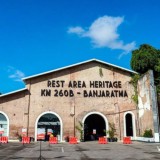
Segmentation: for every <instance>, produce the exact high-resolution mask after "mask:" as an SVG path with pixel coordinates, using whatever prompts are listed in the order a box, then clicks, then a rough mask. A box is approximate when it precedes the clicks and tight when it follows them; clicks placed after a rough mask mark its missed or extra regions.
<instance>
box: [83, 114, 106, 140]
mask: <svg viewBox="0 0 160 160" xmlns="http://www.w3.org/2000/svg"><path fill="white" fill-rule="evenodd" d="M105 131H106V122H105V120H104V118H103V117H102V116H101V115H99V114H91V115H89V116H87V118H86V119H85V120H84V141H94V140H98V138H99V137H102V136H106V132H105Z"/></svg>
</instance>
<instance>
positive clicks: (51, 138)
mask: <svg viewBox="0 0 160 160" xmlns="http://www.w3.org/2000/svg"><path fill="white" fill-rule="evenodd" d="M49 144H58V138H57V137H50V138H49Z"/></svg>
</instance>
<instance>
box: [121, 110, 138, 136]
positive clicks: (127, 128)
mask: <svg viewBox="0 0 160 160" xmlns="http://www.w3.org/2000/svg"><path fill="white" fill-rule="evenodd" d="M124 136H130V137H135V136H136V129H135V116H134V114H133V113H132V112H126V113H125V114H124Z"/></svg>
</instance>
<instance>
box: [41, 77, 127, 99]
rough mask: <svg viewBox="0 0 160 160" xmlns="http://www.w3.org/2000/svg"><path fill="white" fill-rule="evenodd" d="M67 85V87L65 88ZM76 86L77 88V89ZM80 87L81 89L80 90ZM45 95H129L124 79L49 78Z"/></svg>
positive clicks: (43, 93)
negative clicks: (76, 79) (72, 79)
mask: <svg viewBox="0 0 160 160" xmlns="http://www.w3.org/2000/svg"><path fill="white" fill-rule="evenodd" d="M64 86H65V88H64ZM74 88H77V89H76V90H77V91H75V90H74ZM78 89H79V90H78ZM40 94H41V96H43V97H52V96H54V97H74V96H81V97H85V98H86V97H93V98H94V97H97V98H98V97H107V98H112V97H113V98H114V97H122V98H125V97H128V94H127V91H126V90H125V89H123V82H122V81H110V80H106V81H65V80H48V81H47V83H46V89H41V91H40Z"/></svg>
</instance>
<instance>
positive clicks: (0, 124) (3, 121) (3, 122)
mask: <svg viewBox="0 0 160 160" xmlns="http://www.w3.org/2000/svg"><path fill="white" fill-rule="evenodd" d="M0 128H3V129H4V133H3V134H2V136H8V120H7V118H6V116H5V115H4V114H2V113H0Z"/></svg>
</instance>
